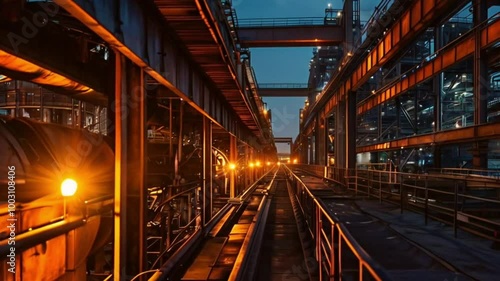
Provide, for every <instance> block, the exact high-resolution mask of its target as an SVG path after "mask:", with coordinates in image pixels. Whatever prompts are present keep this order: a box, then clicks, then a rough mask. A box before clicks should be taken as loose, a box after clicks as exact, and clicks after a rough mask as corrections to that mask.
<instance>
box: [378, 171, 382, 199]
mask: <svg viewBox="0 0 500 281" xmlns="http://www.w3.org/2000/svg"><path fill="white" fill-rule="evenodd" d="M378 196H379V203H382V172H378Z"/></svg>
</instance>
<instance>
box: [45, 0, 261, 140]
mask: <svg viewBox="0 0 500 281" xmlns="http://www.w3.org/2000/svg"><path fill="white" fill-rule="evenodd" d="M54 2H56V3H57V4H58V5H60V6H61V7H63V8H64V9H65V10H66V11H68V12H69V13H70V14H71V15H72V16H73V17H75V18H77V19H78V20H80V21H81V22H82V23H83V24H84V25H86V26H87V27H88V28H89V29H91V30H92V31H93V32H95V33H96V34H97V35H98V36H100V37H101V38H102V39H103V40H105V41H106V42H107V43H108V44H109V45H110V46H111V47H112V48H114V49H116V50H117V51H119V52H120V53H122V54H123V55H125V56H126V57H127V58H128V59H130V60H131V61H132V62H134V64H136V65H137V66H139V67H141V68H143V69H144V71H145V72H146V73H147V74H149V75H150V76H151V77H152V78H153V79H155V80H156V81H158V82H159V83H160V84H162V85H164V86H165V87H166V88H168V89H169V90H170V91H172V92H173V93H174V94H176V95H177V96H179V97H180V98H182V99H184V100H185V101H186V102H187V103H188V104H189V105H191V106H192V107H193V108H195V109H196V110H197V111H199V112H200V113H202V114H203V115H205V116H207V117H208V118H209V119H210V120H211V121H213V122H215V123H216V124H218V125H220V126H222V127H224V128H225V129H226V130H228V131H229V132H230V133H231V134H233V135H235V136H237V137H238V138H239V139H242V140H245V141H246V142H247V143H249V144H250V145H252V146H254V147H257V148H258V147H260V146H261V144H262V143H263V142H265V141H264V140H263V139H262V138H261V133H260V132H259V131H258V129H257V128H258V124H256V122H255V120H253V118H240V116H243V115H244V116H245V117H246V116H248V115H250V116H252V117H253V115H251V114H252V112H251V111H250V110H249V109H248V107H245V106H244V105H243V104H244V102H243V103H241V99H242V94H241V90H240V89H239V88H236V89H237V90H234V89H235V86H234V84H235V83H237V82H234V80H235V79H236V76H230V78H231V79H233V85H232V87H230V85H229V84H228V83H229V82H227V81H229V78H226V77H224V79H225V80H224V81H226V83H225V84H224V83H222V84H219V83H217V82H219V81H220V80H217V79H215V78H217V75H223V74H224V73H222V72H221V73H217V72H216V73H214V72H212V76H210V75H208V74H206V73H205V72H204V69H203V68H202V69H200V68H199V67H198V65H196V63H198V64H200V61H199V60H198V61H197V60H196V57H195V56H193V53H192V52H191V53H190V52H189V51H190V50H189V49H188V47H186V46H185V45H184V44H183V43H184V42H181V40H180V39H179V37H178V36H177V35H176V34H175V32H173V31H172V30H171V29H169V27H168V25H167V24H166V21H165V18H164V17H163V16H162V15H161V14H160V12H159V11H158V8H157V7H156V6H155V5H154V4H153V3H152V2H150V1H144V2H142V1H135V0H123V1H95V0H90V1H89V0H74V1H72V0H55V1H54ZM160 2H162V1H160ZM163 2H171V3H173V4H176V5H177V6H178V7H179V8H180V9H181V10H182V7H186V6H189V8H187V10H186V11H187V13H188V14H191V16H195V17H198V18H201V15H200V12H199V11H198V10H193V9H192V5H194V3H195V2H194V1H163ZM196 3H198V4H199V2H198V1H196ZM172 8H173V7H172ZM172 10H173V11H176V9H172ZM192 13H194V15H192ZM188 19H189V17H188ZM191 19H192V18H191ZM185 23H189V20H188V21H187V22H185ZM191 28H192V29H194V30H196V29H197V28H200V26H196V25H194V26H191ZM192 31H193V30H192ZM193 32H194V31H193ZM204 32H206V33H205V34H211V33H210V31H209V30H206V29H205V30H204ZM179 36H181V34H179ZM204 47H208V46H206V45H204ZM215 48H218V47H217V44H213V45H212V46H211V47H210V49H211V50H213V49H215ZM200 49H203V47H200V48H199V49H198V50H200ZM220 56H222V55H220ZM207 57H210V56H207V55H205V58H207ZM193 59H194V62H193ZM205 67H207V65H205ZM225 67H226V68H227V67H229V66H228V65H225ZM207 76H209V77H208V78H211V79H212V81H210V79H207ZM216 86H217V88H216ZM224 87H227V88H229V89H226V88H224ZM225 90H226V91H225ZM228 91H229V92H231V93H236V92H238V94H239V95H240V97H239V100H237V98H236V97H235V96H236V94H234V97H233V96H228V95H227V92H228ZM220 92H222V93H223V94H226V95H225V98H223V97H222V96H221V94H220ZM231 97H233V99H231ZM235 101H238V102H239V104H236V103H235ZM240 113H241V114H240ZM258 138H260V142H259V141H258V140H257V139H258Z"/></svg>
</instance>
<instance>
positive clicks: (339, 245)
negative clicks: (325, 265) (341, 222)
mask: <svg viewBox="0 0 500 281" xmlns="http://www.w3.org/2000/svg"><path fill="white" fill-rule="evenodd" d="M337 228H338V229H337V230H338V232H339V244H338V248H339V250H338V254H339V257H338V266H339V267H338V268H337V274H338V276H337V277H338V278H337V280H342V235H343V234H342V231H341V230H340V228H339V227H337Z"/></svg>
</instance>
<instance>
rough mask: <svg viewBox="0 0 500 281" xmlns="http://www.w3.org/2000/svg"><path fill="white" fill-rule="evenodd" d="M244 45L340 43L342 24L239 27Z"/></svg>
mask: <svg viewBox="0 0 500 281" xmlns="http://www.w3.org/2000/svg"><path fill="white" fill-rule="evenodd" d="M238 35H239V37H240V40H241V46H242V47H307V46H313V47H314V46H330V45H338V44H341V43H342V42H343V41H344V27H343V26H340V25H310V26H271V27H268V26H261V27H259V26H248V27H239V28H238Z"/></svg>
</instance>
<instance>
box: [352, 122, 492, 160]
mask: <svg viewBox="0 0 500 281" xmlns="http://www.w3.org/2000/svg"><path fill="white" fill-rule="evenodd" d="M498 138H500V126H498V124H497V123H491V124H484V125H477V126H470V127H465V128H460V129H455V130H452V131H443V132H438V133H433V134H425V135H419V136H414V137H409V138H404V139H400V140H394V141H389V142H385V143H379V144H372V145H367V146H361V147H358V148H357V149H356V153H362V152H376V151H387V150H393V149H400V148H401V147H404V148H408V147H422V146H438V145H443V144H451V143H465V142H474V141H486V140H489V139H498Z"/></svg>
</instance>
